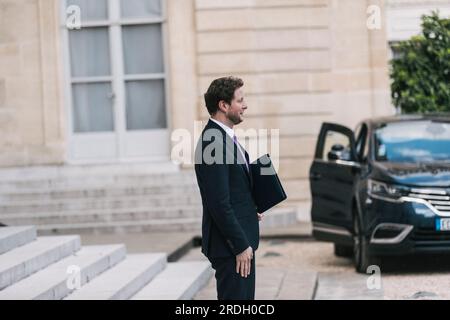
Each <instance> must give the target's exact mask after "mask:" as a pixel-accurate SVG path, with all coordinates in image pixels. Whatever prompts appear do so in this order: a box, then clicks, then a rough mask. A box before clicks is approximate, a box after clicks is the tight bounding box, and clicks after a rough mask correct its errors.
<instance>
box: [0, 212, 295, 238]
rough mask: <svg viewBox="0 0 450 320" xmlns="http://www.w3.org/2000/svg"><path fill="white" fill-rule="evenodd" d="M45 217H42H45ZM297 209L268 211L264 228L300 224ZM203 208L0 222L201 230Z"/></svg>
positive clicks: (59, 228) (80, 228) (92, 229)
mask: <svg viewBox="0 0 450 320" xmlns="http://www.w3.org/2000/svg"><path fill="white" fill-rule="evenodd" d="M41 216H42V217H41ZM296 218H297V213H296V208H295V207H294V208H276V209H272V210H270V212H268V213H266V215H265V217H264V219H263V221H262V222H261V223H260V227H261V231H262V232H264V231H265V230H270V229H273V228H280V227H288V226H293V225H295V224H296V223H297V219H296ZM201 219H202V207H201V206H195V207H189V208H185V209H179V211H170V209H167V211H161V212H158V214H157V215H155V214H154V212H153V211H146V210H143V211H134V210H131V211H130V212H126V211H122V212H120V211H119V212H111V213H108V212H103V213H102V214H91V215H88V214H84V212H83V211H80V212H78V214H68V213H61V214H59V215H58V216H56V215H48V214H47V215H44V214H36V217H32V216H31V217H30V214H27V215H26V216H23V215H21V216H19V217H18V218H14V215H13V214H9V215H8V216H7V217H6V216H2V215H0V221H3V222H5V223H8V224H10V225H21V224H34V225H36V227H37V228H38V230H39V232H40V233H41V234H68V233H83V234H85V233H111V232H118V233H123V232H133V233H134V232H148V231H183V230H184V231H197V230H199V229H200V227H201Z"/></svg>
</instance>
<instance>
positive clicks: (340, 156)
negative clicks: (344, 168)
mask: <svg viewBox="0 0 450 320" xmlns="http://www.w3.org/2000/svg"><path fill="white" fill-rule="evenodd" d="M327 156H328V160H346V161H350V160H351V156H350V152H349V150H347V149H345V147H344V146H343V145H342V144H339V143H337V144H334V145H333V146H332V147H331V150H330V151H329V152H328V155H327Z"/></svg>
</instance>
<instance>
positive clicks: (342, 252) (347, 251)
mask: <svg viewBox="0 0 450 320" xmlns="http://www.w3.org/2000/svg"><path fill="white" fill-rule="evenodd" d="M334 255H335V256H336V257H343V258H351V257H352V256H353V247H352V246H346V245H342V244H336V243H335V244H334Z"/></svg>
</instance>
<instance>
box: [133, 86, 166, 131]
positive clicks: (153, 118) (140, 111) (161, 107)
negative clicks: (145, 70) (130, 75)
mask: <svg viewBox="0 0 450 320" xmlns="http://www.w3.org/2000/svg"><path fill="white" fill-rule="evenodd" d="M125 86H126V96H127V102H126V103H127V106H126V114H127V130H144V129H160V128H166V127H167V124H166V108H165V101H164V100H165V99H164V80H142V81H127V82H126V85H125Z"/></svg>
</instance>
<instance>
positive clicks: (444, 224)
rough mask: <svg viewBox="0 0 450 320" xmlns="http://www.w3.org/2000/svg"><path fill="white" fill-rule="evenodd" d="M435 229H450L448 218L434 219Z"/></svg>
mask: <svg viewBox="0 0 450 320" xmlns="http://www.w3.org/2000/svg"><path fill="white" fill-rule="evenodd" d="M436 230H438V231H448V230H450V219H437V220H436Z"/></svg>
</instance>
